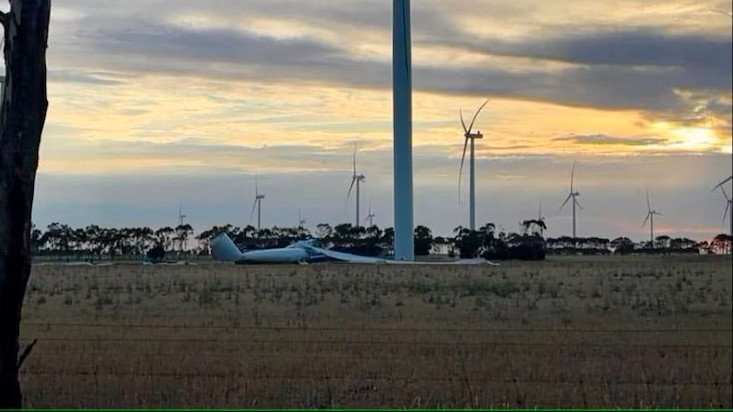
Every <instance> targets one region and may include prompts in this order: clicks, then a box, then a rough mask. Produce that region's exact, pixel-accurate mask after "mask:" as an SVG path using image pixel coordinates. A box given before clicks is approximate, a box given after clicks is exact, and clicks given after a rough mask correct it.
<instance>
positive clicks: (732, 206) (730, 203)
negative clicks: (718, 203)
mask: <svg viewBox="0 0 733 412" xmlns="http://www.w3.org/2000/svg"><path fill="white" fill-rule="evenodd" d="M720 191H721V192H723V196H724V197H725V201H726V205H725V213H723V224H725V218H726V217H728V213H730V218H729V219H730V232H729V233H728V234H729V235H730V236H733V200H731V198H730V197H729V196H728V193H726V191H725V189H724V188H722V187H721V188H720Z"/></svg>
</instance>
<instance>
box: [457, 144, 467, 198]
mask: <svg viewBox="0 0 733 412" xmlns="http://www.w3.org/2000/svg"><path fill="white" fill-rule="evenodd" d="M467 149H468V138H466V141H465V142H464V143H463V156H462V157H461V169H460V170H459V171H458V199H460V198H461V179H462V178H463V163H465V162H466V150H467Z"/></svg>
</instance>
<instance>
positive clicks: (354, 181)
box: [346, 147, 366, 227]
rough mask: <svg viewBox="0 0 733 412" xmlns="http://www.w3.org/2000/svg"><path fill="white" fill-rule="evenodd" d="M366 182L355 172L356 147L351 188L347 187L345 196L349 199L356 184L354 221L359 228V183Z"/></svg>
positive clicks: (364, 177)
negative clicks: (347, 191)
mask: <svg viewBox="0 0 733 412" xmlns="http://www.w3.org/2000/svg"><path fill="white" fill-rule="evenodd" d="M365 180H366V176H364V175H363V174H362V175H360V174H358V173H357V172H356V147H355V148H354V173H353V174H352V175H351V186H349V193H348V194H347V195H346V199H348V198H350V197H351V191H352V190H353V189H354V185H355V184H356V220H355V222H356V223H355V227H359V224H360V223H361V222H360V220H359V195H360V191H359V189H360V185H361V182H363V181H365Z"/></svg>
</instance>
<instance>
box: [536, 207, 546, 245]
mask: <svg viewBox="0 0 733 412" xmlns="http://www.w3.org/2000/svg"><path fill="white" fill-rule="evenodd" d="M537 221H538V222H544V221H545V217H544V216H542V198H540V212H539V213H538V214H537ZM543 234H544V229H543V228H542V226H540V236H542V235H543Z"/></svg>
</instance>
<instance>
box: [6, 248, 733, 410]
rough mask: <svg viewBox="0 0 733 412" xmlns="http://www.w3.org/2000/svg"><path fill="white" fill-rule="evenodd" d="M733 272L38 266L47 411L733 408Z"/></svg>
mask: <svg viewBox="0 0 733 412" xmlns="http://www.w3.org/2000/svg"><path fill="white" fill-rule="evenodd" d="M731 271H732V269H731V262H730V258H729V257H714V256H687V257H681V256H680V257H677V256H647V257H582V258H581V257H563V258H560V257H557V258H553V259H551V260H548V261H545V262H532V263H529V262H521V263H520V262H507V263H503V264H502V265H501V266H496V267H493V266H460V267H459V266H455V267H454V266H450V267H440V266H392V265H387V266H384V265H378V266H375V265H336V264H318V265H293V266H252V267H248V266H233V265H221V264H214V263H199V264H196V265H169V266H152V265H148V266H144V265H114V266H111V265H110V266H64V265H37V266H35V267H34V269H33V274H32V277H31V282H30V284H29V289H28V293H27V296H26V303H25V309H24V316H23V323H22V344H26V343H28V342H30V341H31V340H33V339H38V344H37V345H36V347H35V349H34V350H33V353H32V354H31V356H30V357H29V358H28V360H27V361H26V363H25V364H24V365H23V369H22V371H21V382H22V385H23V388H24V392H25V398H26V399H25V404H26V406H29V407H48V406H58V407H112V406H123V407H182V406H188V407H195V406H208V407H235V406H245V407H246V406H253V407H331V406H343V407H364V406H396V407H492V406H493V407H506V406H511V407H535V406H542V407H551V406H560V405H572V406H588V407H654V406H667V407H691V406H700V407H731V406H733V405H732V404H731V403H732V402H733V401H732V400H731V399H732V396H733V393H732V389H731V386H732V383H731V362H732V361H733V357H732V353H731V352H732V348H731V345H732V343H733V342H732V341H733V336H732V332H731V322H732V321H733V316H732V309H731V290H732V286H733V285H732V280H731V279H732V273H731Z"/></svg>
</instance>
